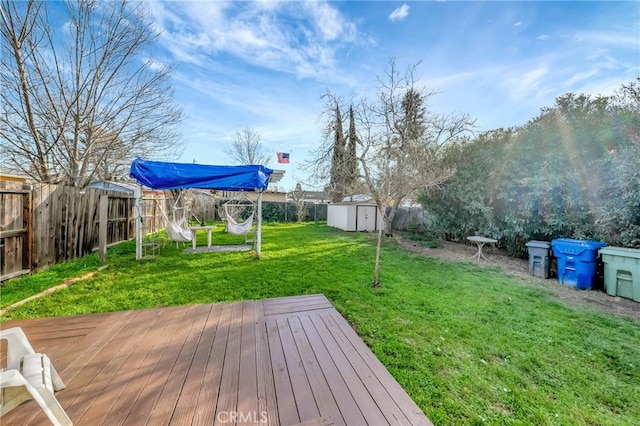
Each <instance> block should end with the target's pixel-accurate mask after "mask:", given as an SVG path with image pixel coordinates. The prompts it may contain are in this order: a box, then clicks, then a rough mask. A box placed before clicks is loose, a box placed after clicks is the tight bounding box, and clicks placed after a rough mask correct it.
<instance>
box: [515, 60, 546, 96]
mask: <svg viewBox="0 0 640 426" xmlns="http://www.w3.org/2000/svg"><path fill="white" fill-rule="evenodd" d="M548 72H549V69H548V67H547V66H546V65H540V66H537V67H536V68H533V69H530V70H524V69H520V70H519V69H513V70H511V72H508V73H507V75H506V78H505V80H504V85H505V87H506V89H507V92H508V93H509V95H510V97H511V98H512V99H515V100H524V99H528V98H532V97H536V96H539V95H540V94H541V93H543V92H546V91H547V89H544V87H543V83H544V77H545V76H546V75H547V73H548Z"/></svg>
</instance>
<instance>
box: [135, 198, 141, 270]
mask: <svg viewBox="0 0 640 426" xmlns="http://www.w3.org/2000/svg"><path fill="white" fill-rule="evenodd" d="M133 196H134V198H135V199H136V260H140V259H142V185H137V186H136V187H135V188H134V189H133Z"/></svg>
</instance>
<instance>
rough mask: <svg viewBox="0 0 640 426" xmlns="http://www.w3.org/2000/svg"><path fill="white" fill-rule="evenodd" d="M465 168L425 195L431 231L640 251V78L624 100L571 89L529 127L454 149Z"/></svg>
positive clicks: (452, 156)
mask: <svg viewBox="0 0 640 426" xmlns="http://www.w3.org/2000/svg"><path fill="white" fill-rule="evenodd" d="M444 161H445V162H447V163H448V164H449V165H453V166H455V167H457V174H456V175H455V177H454V178H453V179H452V180H450V181H449V182H448V183H447V184H446V185H444V186H442V187H441V188H439V189H438V190H434V191H431V192H429V193H425V194H423V196H422V197H421V203H422V205H423V207H424V208H425V209H427V210H428V211H429V212H430V217H431V221H430V223H429V225H428V231H429V232H430V233H432V234H436V235H437V236H440V237H444V238H447V239H452V240H462V239H464V238H465V237H466V236H468V235H472V234H479V235H485V236H491V237H494V238H497V239H498V240H499V241H500V245H501V246H502V247H504V248H505V249H506V250H508V251H509V252H511V253H513V254H514V255H524V254H525V253H526V251H525V244H526V242H527V241H529V240H546V241H549V240H551V239H553V238H559V237H569V238H578V239H594V240H599V241H606V242H607V243H608V244H609V245H616V246H624V247H640V79H639V80H638V81H636V82H634V83H631V84H630V85H628V86H623V87H622V88H621V90H620V91H619V92H618V93H617V95H616V96H612V97H596V98H592V97H590V96H586V95H579V96H576V95H572V94H567V95H564V96H562V97H560V98H558V99H557V100H556V103H555V106H554V107H553V108H547V109H544V110H543V111H542V113H541V114H540V116H539V117H537V118H535V119H534V120H532V121H530V122H529V123H527V124H526V125H524V126H520V127H517V128H513V129H508V130H504V129H499V130H495V131H491V132H487V133H484V134H482V135H480V136H478V137H477V138H475V139H474V140H472V141H469V142H467V143H463V144H457V145H452V146H450V147H449V148H448V151H447V152H446V155H445V159H444Z"/></svg>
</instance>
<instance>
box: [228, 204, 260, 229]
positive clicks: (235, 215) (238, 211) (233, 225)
mask: <svg viewBox="0 0 640 426" xmlns="http://www.w3.org/2000/svg"><path fill="white" fill-rule="evenodd" d="M223 207H224V213H225V217H224V218H223V220H224V221H225V222H226V224H227V227H226V231H227V232H228V233H230V234H233V235H247V234H248V233H249V232H251V228H252V226H253V218H254V216H255V204H254V203H253V202H251V201H249V200H246V201H238V200H231V201H227V202H226V203H224V204H223ZM249 208H250V209H251V214H250V215H249V217H248V218H247V219H245V220H244V221H243V222H239V220H240V217H241V216H242V214H243V213H244V212H246V211H247V209H249Z"/></svg>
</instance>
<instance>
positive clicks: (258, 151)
mask: <svg viewBox="0 0 640 426" xmlns="http://www.w3.org/2000/svg"><path fill="white" fill-rule="evenodd" d="M225 153H226V154H227V155H228V156H229V158H230V159H231V160H233V161H234V162H236V163H238V164H261V165H263V166H268V165H269V164H270V163H271V157H270V156H269V154H268V153H267V152H266V151H265V150H264V147H263V146H262V142H261V138H260V134H258V132H256V131H255V130H254V129H253V128H251V127H244V128H242V129H240V130H236V131H235V133H234V135H233V144H232V145H231V146H230V147H229V148H227V149H225Z"/></svg>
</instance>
